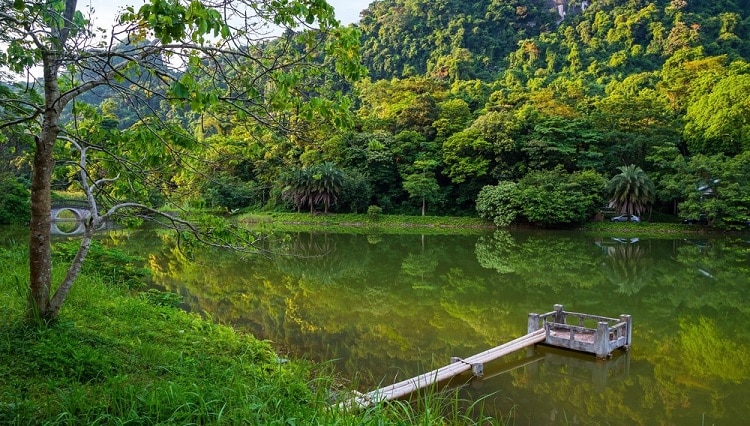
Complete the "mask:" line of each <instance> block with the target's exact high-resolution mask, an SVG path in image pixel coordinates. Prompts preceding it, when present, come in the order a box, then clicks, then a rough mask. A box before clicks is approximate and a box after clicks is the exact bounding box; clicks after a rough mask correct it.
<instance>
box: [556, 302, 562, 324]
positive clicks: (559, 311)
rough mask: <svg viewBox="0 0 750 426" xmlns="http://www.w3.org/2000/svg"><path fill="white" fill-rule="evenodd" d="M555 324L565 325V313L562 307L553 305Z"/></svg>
mask: <svg viewBox="0 0 750 426" xmlns="http://www.w3.org/2000/svg"><path fill="white" fill-rule="evenodd" d="M554 310H555V322H556V323H558V324H565V311H563V305H555V306H554Z"/></svg>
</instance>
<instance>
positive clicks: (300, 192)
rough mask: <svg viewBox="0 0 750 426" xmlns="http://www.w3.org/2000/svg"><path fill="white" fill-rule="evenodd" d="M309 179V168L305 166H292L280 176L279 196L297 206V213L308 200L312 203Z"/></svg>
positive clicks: (310, 178) (310, 177)
mask: <svg viewBox="0 0 750 426" xmlns="http://www.w3.org/2000/svg"><path fill="white" fill-rule="evenodd" d="M311 180H312V176H311V173H310V170H309V169H306V168H302V169H299V168H294V169H292V170H291V171H290V172H288V173H286V174H284V175H282V176H281V185H282V190H281V197H282V198H283V199H285V200H288V201H290V202H292V204H294V207H296V208H297V213H299V212H300V211H301V210H302V206H304V205H305V203H306V202H308V201H310V205H311V206H312V205H314V203H313V202H312V200H311V197H310V191H311V189H310V188H311Z"/></svg>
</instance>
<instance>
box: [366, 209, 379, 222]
mask: <svg viewBox="0 0 750 426" xmlns="http://www.w3.org/2000/svg"><path fill="white" fill-rule="evenodd" d="M382 213H383V209H382V208H380V207H378V206H370V207H368V208H367V216H369V217H370V220H378V218H379V217H380V215H381V214H382Z"/></svg>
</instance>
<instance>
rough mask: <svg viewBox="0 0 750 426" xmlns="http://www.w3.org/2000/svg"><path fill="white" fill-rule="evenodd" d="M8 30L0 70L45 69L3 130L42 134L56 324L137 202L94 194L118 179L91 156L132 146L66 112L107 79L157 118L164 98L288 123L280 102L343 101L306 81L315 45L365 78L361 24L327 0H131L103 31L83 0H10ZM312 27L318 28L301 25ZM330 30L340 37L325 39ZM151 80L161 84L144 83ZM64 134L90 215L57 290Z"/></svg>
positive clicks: (35, 219)
mask: <svg viewBox="0 0 750 426" xmlns="http://www.w3.org/2000/svg"><path fill="white" fill-rule="evenodd" d="M272 24H273V25H275V26H278V27H280V28H282V29H286V32H284V33H283V35H282V36H279V37H278V38H277V39H276V41H275V43H276V46H277V48H275V49H269V48H268V45H269V43H268V40H269V36H270V35H271V31H272V29H273V28H272V27H271V25H272ZM0 27H2V28H3V31H2V32H0V46H3V47H2V48H0V68H6V69H8V70H9V71H10V72H12V73H14V74H15V75H16V76H23V75H28V76H31V75H32V74H33V73H36V72H37V70H39V69H41V73H42V79H41V82H40V84H41V86H38V85H37V84H38V83H39V82H37V81H35V80H29V81H28V84H27V85H26V86H25V87H24V90H27V91H28V96H23V97H21V96H19V97H4V98H3V99H2V104H0V111H2V116H1V117H0V129H2V128H5V127H9V126H27V127H28V128H29V129H30V130H31V131H34V132H35V133H36V137H35V147H34V148H35V150H34V159H33V174H32V183H31V221H30V248H29V264H30V295H29V312H30V315H31V316H33V317H34V318H39V319H41V320H45V321H49V320H54V319H55V318H56V317H57V315H58V313H59V310H60V307H61V306H62V304H63V302H64V300H65V298H66V296H67V294H68V292H69V291H70V289H71V287H72V285H73V282H74V281H75V278H76V276H77V275H78V272H79V271H80V268H81V264H82V262H83V261H84V259H85V258H86V255H87V252H88V249H89V247H90V243H91V238H92V235H93V231H94V229H96V227H97V226H98V225H99V224H100V223H101V222H102V221H103V220H105V219H107V218H108V217H110V216H111V215H113V214H115V213H116V212H117V211H119V210H121V209H124V208H128V207H135V205H133V204H132V203H128V202H122V203H118V204H115V205H113V206H112V207H111V208H110V209H109V210H107V211H106V212H100V211H99V207H98V205H97V200H96V199H95V197H94V194H95V193H97V191H99V190H101V189H102V188H104V187H106V186H107V185H108V184H111V183H112V182H113V179H115V178H116V177H113V176H110V177H102V178H99V177H94V176H92V175H90V174H89V173H88V171H87V168H86V167H87V165H88V162H87V161H88V159H89V158H90V154H92V153H94V152H99V153H102V152H109V153H111V154H118V151H119V150H121V149H123V148H124V147H125V146H126V145H123V146H120V147H114V149H115V150H114V151H105V150H103V148H102V147H99V146H96V145H89V144H88V143H87V141H86V140H84V139H82V138H78V137H77V134H76V133H75V131H71V130H68V129H65V127H64V124H63V123H62V122H61V116H62V114H63V112H64V110H65V108H66V106H68V105H69V104H71V102H72V101H74V100H75V99H76V98H79V97H81V96H82V95H84V94H86V93H88V92H93V91H95V90H96V89H98V88H107V89H109V90H110V93H126V94H129V95H130V99H131V100H135V101H139V100H140V101H144V102H143V105H145V107H146V108H151V109H150V110H148V109H147V111H149V115H156V113H157V112H159V111H158V109H157V108H154V106H155V105H156V106H158V105H159V103H158V102H156V104H155V103H154V100H155V99H156V100H163V101H168V102H176V103H181V104H185V105H187V106H189V107H190V108H191V109H192V110H193V111H197V112H200V111H201V110H204V109H206V108H207V107H208V106H209V105H214V104H217V103H220V102H221V103H224V104H226V105H227V106H228V108H234V109H236V110H238V111H240V112H241V113H242V114H243V116H244V118H245V119H246V120H249V121H252V122H254V123H255V124H256V125H257V126H258V127H268V126H276V127H281V128H283V127H284V126H285V125H286V124H287V123H285V122H284V121H283V120H280V119H279V115H278V114H276V112H278V111H284V110H287V109H289V108H295V107H296V108H298V109H299V110H301V111H304V112H307V113H309V114H312V113H314V112H315V111H323V112H325V114H327V115H332V114H333V113H334V112H333V111H335V110H336V103H334V102H330V101H328V100H326V99H322V98H321V97H318V96H316V94H315V93H314V92H313V91H311V90H310V87H309V86H306V85H305V86H304V87H300V85H304V83H305V82H306V79H307V77H308V76H310V75H314V74H315V72H314V71H312V70H314V69H315V68H316V64H318V62H316V61H314V60H313V59H314V54H315V53H317V52H321V51H324V52H326V53H327V54H329V55H331V56H332V57H335V58H337V59H338V61H337V63H336V66H335V69H336V70H337V71H338V72H339V73H341V74H342V75H343V76H345V77H347V78H352V79H356V78H358V77H359V74H360V73H361V66H360V65H359V62H358V54H357V37H356V36H357V33H356V30H354V29H343V28H340V27H339V24H338V21H336V19H335V17H334V13H333V8H332V7H331V6H330V5H329V4H327V3H326V2H325V0H290V1H284V2H265V1H255V0H232V1H230V0H226V1H224V0H219V1H212V2H201V1H198V0H193V1H190V2H183V1H180V0H150V1H148V2H146V3H145V4H144V5H142V6H141V7H140V8H139V9H137V10H136V9H134V8H132V7H128V8H127V9H126V10H125V11H124V12H123V13H122V15H121V16H120V18H119V23H118V24H117V25H115V26H114V27H113V28H110V30H111V31H103V32H99V31H98V30H96V29H94V28H93V27H92V25H91V22H90V20H89V19H87V18H86V17H85V16H84V14H83V13H81V12H80V11H78V10H77V2H76V0H33V1H26V2H22V1H15V0H0ZM308 29H309V30H315V31H300V30H308ZM331 33H336V34H334V35H335V36H331V37H327V36H326V34H331ZM149 39H151V40H149ZM284 46H288V48H285V47H284ZM147 77H149V78H152V79H153V80H151V81H155V84H144V81H145V80H144V79H145V78H147ZM158 88H162V89H163V90H159V89H158ZM37 91H38V92H41V96H37V95H36V92H37ZM167 109H168V108H167ZM162 122H163V121H162V118H157V119H153V120H149V122H148V123H147V124H145V127H146V128H153V127H154V126H158V125H160V123H162ZM62 141H67V143H70V144H71V145H72V146H73V147H75V148H76V150H77V151H78V153H79V157H78V160H79V161H78V166H79V169H80V178H81V184H82V186H83V188H84V190H86V192H87V198H88V200H87V201H88V203H89V209H90V211H91V219H90V220H89V221H88V223H87V224H86V233H85V234H84V237H83V239H82V242H81V246H80V249H79V251H78V254H77V256H76V257H75V259H74V261H73V263H72V264H71V266H70V268H69V269H68V273H67V275H66V277H65V278H64V280H63V282H62V283H61V284H60V285H59V286H58V287H57V289H56V290H55V291H54V293H52V288H53V287H52V282H51V269H52V263H51V246H50V200H51V187H50V182H51V178H52V174H53V171H54V166H55V149H56V148H60V147H62V146H63V145H64V143H63V142H62ZM152 142H153V144H154V145H160V146H162V147H167V148H166V151H169V148H168V147H169V145H171V141H170V140H168V139H163V138H158V137H155V138H154V139H152ZM123 143H124V144H127V143H128V141H127V140H123ZM114 157H116V155H115V156H114ZM154 160H158V157H157V158H154ZM120 178H121V179H124V177H120ZM130 178H132V179H133V180H134V181H137V177H135V176H131V177H130ZM140 206H141V205H138V207H140Z"/></svg>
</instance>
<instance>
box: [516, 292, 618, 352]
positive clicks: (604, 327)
mask: <svg viewBox="0 0 750 426" xmlns="http://www.w3.org/2000/svg"><path fill="white" fill-rule="evenodd" d="M573 319H577V321H571V320H573ZM540 329H544V331H545V335H546V338H545V341H544V342H543V343H544V344H548V345H553V346H558V347H563V348H568V349H573V350H576V351H582V352H589V353H593V354H596V356H597V358H607V357H610V356H611V355H612V352H613V351H614V350H615V349H622V350H628V349H629V348H630V346H631V344H632V333H633V330H632V319H631V317H630V315H620V317H619V318H609V317H602V316H598V315H589V314H582V313H579V312H566V311H565V310H563V306H562V305H555V306H554V310H553V311H552V312H547V313H546V314H541V315H539V314H534V313H531V314H529V323H528V332H529V333H531V332H533V331H536V330H540Z"/></svg>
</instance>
